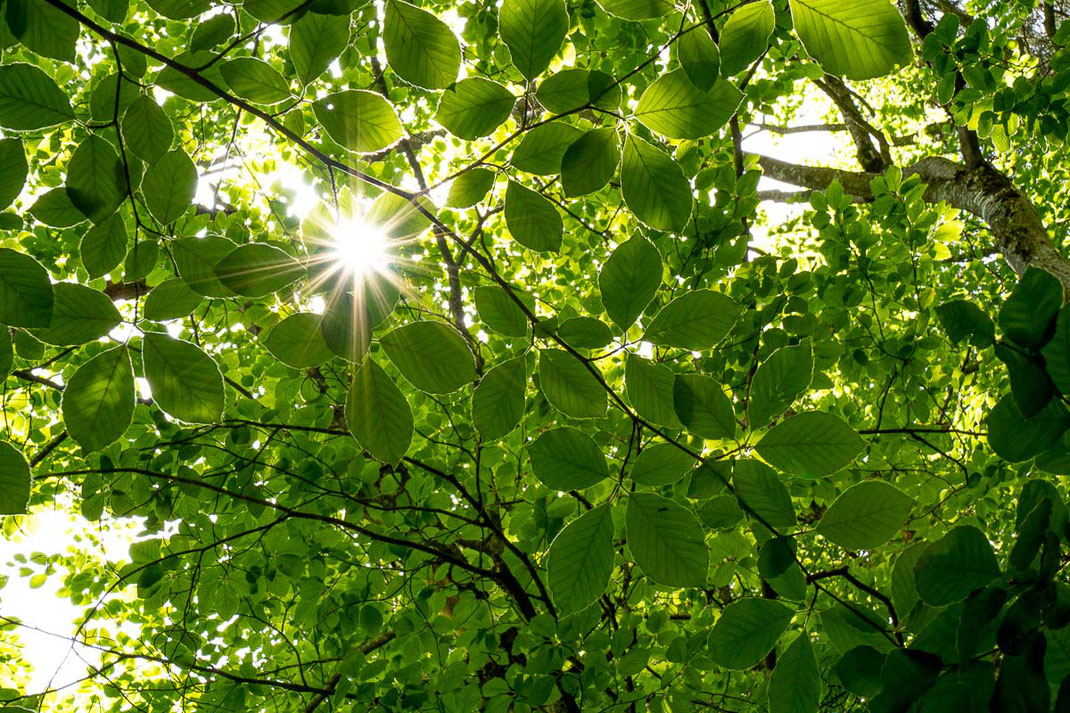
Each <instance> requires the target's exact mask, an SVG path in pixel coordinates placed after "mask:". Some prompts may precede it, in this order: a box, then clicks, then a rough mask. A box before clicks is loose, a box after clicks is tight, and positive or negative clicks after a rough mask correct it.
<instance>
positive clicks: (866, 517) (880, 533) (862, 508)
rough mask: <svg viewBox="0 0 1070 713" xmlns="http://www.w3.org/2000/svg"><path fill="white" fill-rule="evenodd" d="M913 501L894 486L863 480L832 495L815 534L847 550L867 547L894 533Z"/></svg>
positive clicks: (873, 546)
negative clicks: (836, 495)
mask: <svg viewBox="0 0 1070 713" xmlns="http://www.w3.org/2000/svg"><path fill="white" fill-rule="evenodd" d="M913 504H914V501H913V500H911V499H910V497H908V496H907V495H906V494H905V493H904V492H903V491H901V490H899V489H898V488H896V487H895V486H892V485H889V484H888V483H884V482H881V481H879V480H867V481H864V482H861V483H858V484H857V485H853V486H851V487H850V488H848V489H847V490H846V491H844V492H843V493H842V494H841V495H840V497H838V498H836V501H835V502H834V503H832V505H830V506H829V509H828V510H826V511H825V514H824V515H823V516H822V518H821V522H819V523H818V525H817V533H818V534H819V535H822V536H824V537H825V538H827V539H829V540H831V541H833V542H835V543H836V544H837V545H840V546H841V547H846V548H847V549H849V550H871V549H873V548H875V547H879V546H880V545H883V544H884V543H885V542H887V541H888V540H890V539H892V538H893V537H895V536H896V534H897V533H898V532H899V530H900V528H902V526H903V523H904V522H906V519H907V517H908V516H909V515H910V508H911V507H912V506H913Z"/></svg>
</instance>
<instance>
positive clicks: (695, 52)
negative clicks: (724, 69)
mask: <svg viewBox="0 0 1070 713" xmlns="http://www.w3.org/2000/svg"><path fill="white" fill-rule="evenodd" d="M676 52H677V54H678V57H679V59H680V66H682V67H683V68H684V72H685V73H686V74H687V78H688V79H690V80H691V83H692V84H694V85H695V86H696V87H698V88H699V89H701V90H703V91H709V90H710V89H711V88H713V85H714V84H715V83H717V79H718V77H719V76H720V72H721V53H720V51H719V50H718V49H717V45H716V44H714V42H713V40H712V39H711V38H710V33H709V32H707V31H706V28H705V27H701V26H700V27H698V28H696V29H694V30H691V31H690V32H687V33H685V34H684V35H683V36H682V37H680V39H679V40H677V42H676Z"/></svg>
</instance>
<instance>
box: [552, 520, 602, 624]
mask: <svg viewBox="0 0 1070 713" xmlns="http://www.w3.org/2000/svg"><path fill="white" fill-rule="evenodd" d="M546 570H547V575H548V576H547V580H548V581H547V583H548V584H549V586H550V595H551V596H552V597H553V600H554V604H555V605H556V606H557V608H558V609H559V610H560V611H561V612H562V613H565V614H568V613H571V612H577V611H580V610H582V609H585V608H587V607H588V606H589V605H591V604H593V603H594V602H595V601H597V600H598V598H599V597H600V596H602V593H603V592H604V591H605V590H606V585H607V584H609V577H610V575H611V574H612V573H613V517H612V516H611V514H610V508H609V505H602V506H601V507H597V508H594V509H593V510H590V511H588V512H586V513H584V514H583V515H581V516H580V517H579V518H577V519H575V520H573V521H572V522H570V523H569V524H568V525H566V526H565V528H564V529H563V530H561V532H559V533H557V537H555V538H554V541H553V542H552V543H550V549H549V551H548V552H547V553H546Z"/></svg>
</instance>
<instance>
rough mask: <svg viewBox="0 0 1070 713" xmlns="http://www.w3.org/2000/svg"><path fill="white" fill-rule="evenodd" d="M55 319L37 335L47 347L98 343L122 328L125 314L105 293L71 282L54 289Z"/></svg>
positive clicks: (58, 283) (60, 283)
mask: <svg viewBox="0 0 1070 713" xmlns="http://www.w3.org/2000/svg"><path fill="white" fill-rule="evenodd" d="M52 295H53V298H54V300H55V302H54V306H53V308H52V320H51V321H50V322H49V324H48V327H47V328H46V329H39V330H35V331H34V336H35V337H37V338H38V339H40V340H41V341H42V342H45V343H46V344H58V345H60V346H71V345H76V344H86V343H87V342H92V341H95V340H97V339H99V338H101V337H103V336H104V335H105V334H107V333H108V332H110V331H111V330H113V329H115V328H116V327H117V326H119V322H121V321H122V315H120V314H119V310H117V309H115V305H113V304H112V302H111V300H110V299H109V298H108V296H107V295H105V294H104V293H103V292H98V291H97V290H94V289H91V288H89V287H85V286H83V285H76V284H73V283H70V282H57V283H56V284H55V285H53V286H52Z"/></svg>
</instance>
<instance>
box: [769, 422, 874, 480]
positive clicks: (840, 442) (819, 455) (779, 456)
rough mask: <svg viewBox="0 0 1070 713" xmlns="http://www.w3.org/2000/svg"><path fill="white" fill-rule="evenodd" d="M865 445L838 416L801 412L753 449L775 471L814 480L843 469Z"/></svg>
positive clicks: (771, 432)
mask: <svg viewBox="0 0 1070 713" xmlns="http://www.w3.org/2000/svg"><path fill="white" fill-rule="evenodd" d="M865 445H866V444H865V443H864V442H863V441H862V439H861V438H860V437H859V435H858V433H857V432H855V430H854V429H853V428H851V427H850V426H848V425H847V424H846V423H845V422H844V421H843V419H842V418H840V417H839V416H836V415H834V414H831V413H823V412H820V411H805V412H803V413H800V414H797V415H795V416H792V417H791V418H789V419H786V420H784V421H781V422H780V423H778V424H777V425H776V426H774V427H773V428H772V429H770V430H769V432H768V433H766V434H765V435H764V436H762V439H761V440H760V441H758V444H757V445H756V446H755V447H754V448H755V450H756V451H758V455H760V456H761V457H762V458H764V459H765V460H766V461H768V462H769V463H771V464H772V465H774V466H775V467H777V468H780V469H781V470H783V471H785V472H787V473H791V474H792V475H802V476H806V477H808V478H814V477H817V476H822V475H830V474H832V473H835V472H836V471H838V470H840V469H841V468H844V467H846V466H847V465H849V464H850V463H851V461H853V460H854V459H855V456H857V455H858V454H859V453H861V452H862V449H863V448H865Z"/></svg>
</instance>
